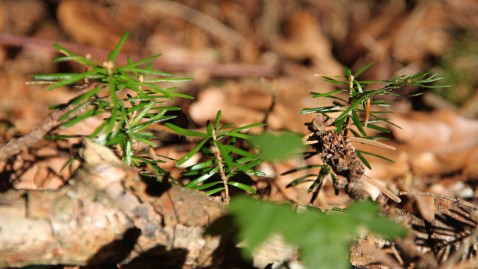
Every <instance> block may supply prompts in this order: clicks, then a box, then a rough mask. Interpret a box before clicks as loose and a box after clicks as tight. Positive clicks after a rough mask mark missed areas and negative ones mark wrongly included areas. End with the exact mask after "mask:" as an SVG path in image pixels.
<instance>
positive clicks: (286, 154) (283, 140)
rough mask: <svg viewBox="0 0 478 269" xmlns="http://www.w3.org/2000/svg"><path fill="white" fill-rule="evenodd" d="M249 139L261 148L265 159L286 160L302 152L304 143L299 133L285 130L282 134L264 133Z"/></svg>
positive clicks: (262, 157) (261, 155) (260, 154)
mask: <svg viewBox="0 0 478 269" xmlns="http://www.w3.org/2000/svg"><path fill="white" fill-rule="evenodd" d="M249 141H250V142H251V143H252V144H254V145H256V146H258V147H259V148H260V153H259V157H260V158H261V159H264V160H270V161H273V160H284V159H287V158H290V157H291V156H292V155H293V154H296V153H298V152H300V151H301V150H302V149H303V147H304V145H303V143H302V138H301V137H300V136H299V135H296V134H293V133H289V132H285V133H282V134H280V135H274V134H271V133H264V134H262V135H257V136H253V137H252V138H251V139H249Z"/></svg>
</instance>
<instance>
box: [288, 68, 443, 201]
mask: <svg viewBox="0 0 478 269" xmlns="http://www.w3.org/2000/svg"><path fill="white" fill-rule="evenodd" d="M370 66H371V64H368V65H366V66H365V67H363V68H362V69H360V70H359V71H358V72H356V73H355V74H352V71H351V70H350V69H349V68H345V70H344V75H343V76H335V77H333V78H332V77H329V76H323V79H324V80H325V81H326V82H328V83H331V84H333V85H336V86H337V87H339V89H337V90H334V91H330V92H326V93H318V92H312V93H311V94H312V96H313V97H314V98H329V99H332V105H331V106H323V107H316V108H305V109H303V110H302V111H301V113H302V114H308V113H320V114H322V115H324V116H325V118H329V119H333V120H332V121H331V126H332V127H335V132H336V133H338V134H341V135H343V136H348V134H349V132H350V133H352V135H353V138H350V140H352V141H355V142H360V143H367V144H371V145H375V146H379V147H383V148H387V147H386V145H384V144H381V143H379V142H377V141H376V140H379V139H386V138H385V137H383V136H381V135H376V136H369V135H368V134H367V128H370V129H373V130H375V131H378V132H379V133H390V130H389V129H387V128H386V127H384V125H383V124H388V125H393V126H396V127H399V126H397V125H395V124H394V123H392V122H390V121H389V120H388V119H387V118H386V117H385V116H384V115H386V114H388V113H390V111H386V110H384V109H376V108H378V107H388V106H390V101H387V100H390V98H380V97H383V96H388V97H397V96H399V94H397V93H396V91H397V90H399V89H401V88H403V87H406V86H414V87H419V88H439V87H440V86H436V85H432V84H433V83H435V82H437V81H439V80H440V79H441V78H440V77H438V76H437V75H431V76H429V75H427V73H419V74H414V75H410V76H400V77H397V78H394V79H390V80H358V79H357V78H358V77H359V76H360V75H361V74H362V73H364V72H365V71H366V70H367V69H368V68H370ZM340 87H343V88H340ZM419 94H420V93H419ZM332 114H333V115H338V116H334V117H332ZM344 146H345V145H344ZM389 149H390V148H389ZM354 150H355V149H354ZM356 153H357V157H358V158H359V159H360V160H361V162H362V163H363V164H364V165H365V166H366V167H367V168H369V169H372V167H371V166H370V163H369V162H368V161H367V159H366V158H365V155H368V156H373V157H376V158H380V159H383V160H386V161H391V160H390V159H388V158H386V157H384V156H381V155H379V154H375V153H373V152H368V151H361V150H356ZM313 154H320V152H315V153H313ZM327 174H330V175H331V176H332V180H334V181H335V178H334V177H335V175H334V174H333V173H332V171H331V170H330V169H328V168H327V167H325V166H324V167H322V168H321V170H320V172H319V174H317V175H315V174H312V175H307V176H305V177H301V178H298V179H296V180H294V181H293V182H292V183H291V184H289V186H295V185H297V184H299V183H302V182H307V181H311V178H315V179H313V180H312V181H313V182H314V183H313V184H312V186H311V188H309V192H311V191H314V192H317V191H318V190H319V189H320V186H321V184H322V182H323V179H324V177H325V176H326V175H327Z"/></svg>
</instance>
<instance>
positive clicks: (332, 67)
mask: <svg viewBox="0 0 478 269" xmlns="http://www.w3.org/2000/svg"><path fill="white" fill-rule="evenodd" d="M286 29H287V33H288V37H286V39H285V40H276V41H275V42H274V43H273V45H272V46H273V48H274V49H275V50H276V51H277V52H278V53H279V55H281V56H282V57H285V58H291V59H294V60H299V61H303V60H311V61H312V65H313V70H314V72H316V73H319V74H324V75H335V74H340V73H341V71H342V67H341V66H340V64H339V63H338V62H337V61H336V60H335V58H334V57H333V55H332V45H331V43H330V41H329V39H328V38H327V37H325V35H324V34H323V32H322V30H321V28H320V22H319V20H318V18H317V17H316V16H315V15H314V14H313V13H312V12H310V11H305V10H303V11H298V12H295V13H294V14H292V16H291V17H290V18H289V21H288V23H287V26H286Z"/></svg>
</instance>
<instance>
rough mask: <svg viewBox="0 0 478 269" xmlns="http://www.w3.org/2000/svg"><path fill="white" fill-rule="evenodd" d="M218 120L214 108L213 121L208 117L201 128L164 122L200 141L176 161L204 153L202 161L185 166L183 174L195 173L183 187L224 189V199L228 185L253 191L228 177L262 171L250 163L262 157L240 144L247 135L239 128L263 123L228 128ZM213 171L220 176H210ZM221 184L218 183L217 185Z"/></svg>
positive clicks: (247, 127) (176, 130) (218, 117)
mask: <svg viewBox="0 0 478 269" xmlns="http://www.w3.org/2000/svg"><path fill="white" fill-rule="evenodd" d="M220 121H221V111H218V112H217V115H216V119H215V121H214V123H211V122H209V121H208V122H207V123H206V131H205V132H197V131H192V130H187V129H184V128H181V127H179V126H176V125H174V124H171V123H166V126H167V127H168V128H170V129H171V130H173V131H175V132H176V133H178V134H180V135H184V136H191V137H199V138H201V141H200V142H199V143H198V144H197V145H196V146H195V147H194V148H193V149H192V150H191V151H190V152H188V153H187V154H186V155H184V156H183V157H182V158H181V159H179V160H178V161H177V162H176V165H178V166H179V165H182V164H184V163H185V162H187V161H188V160H189V159H190V158H191V157H192V156H193V155H194V154H196V153H198V152H199V151H201V152H202V153H203V154H204V155H205V156H207V159H206V160H205V161H203V162H200V163H198V164H195V165H191V166H189V167H187V168H186V172H185V173H184V175H185V176H189V177H195V179H194V180H192V181H191V182H190V183H189V184H187V185H186V187H187V188H192V189H197V190H205V191H206V193H207V194H209V195H211V194H214V193H218V192H221V191H225V193H226V195H225V198H226V200H227V199H229V196H228V186H233V187H236V188H239V189H242V190H244V191H247V192H250V193H255V190H254V188H252V187H251V186H249V185H246V184H243V183H241V182H237V181H233V180H231V178H232V177H233V176H235V175H237V174H239V173H243V174H248V175H256V176H261V175H263V173H261V172H258V171H255V170H254V167H256V166H257V165H259V164H260V163H261V162H262V160H261V159H260V158H259V157H258V156H257V155H256V154H254V153H251V152H249V151H246V150H243V149H241V148H240V145H241V143H242V141H244V140H247V139H250V137H251V136H250V135H248V134H244V133H242V132H241V131H244V130H247V129H250V128H253V127H257V126H263V124H261V123H256V124H249V125H246V126H242V127H237V128H232V127H233V126H232V125H231V124H227V125H220ZM217 174H219V175H220V177H221V179H220V180H218V179H216V178H214V175H217ZM221 184H222V186H219V185H221Z"/></svg>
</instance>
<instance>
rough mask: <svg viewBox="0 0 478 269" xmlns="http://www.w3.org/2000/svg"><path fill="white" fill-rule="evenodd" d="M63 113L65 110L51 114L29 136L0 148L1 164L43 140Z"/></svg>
mask: <svg viewBox="0 0 478 269" xmlns="http://www.w3.org/2000/svg"><path fill="white" fill-rule="evenodd" d="M63 113H64V111H63V110H58V111H56V112H54V113H52V114H50V115H49V116H48V118H47V119H46V120H45V121H44V122H42V123H41V124H40V125H38V126H36V127H35V128H33V130H32V131H31V132H30V133H29V134H26V135H24V136H22V137H19V138H17V139H14V140H12V141H10V142H8V143H7V144H6V145H5V146H3V147H2V148H0V162H1V161H3V160H5V159H8V158H10V157H11V156H14V155H16V154H18V153H20V152H21V151H22V150H24V149H27V148H29V147H31V146H33V145H34V144H36V143H37V142H38V141H40V140H42V139H43V137H45V135H46V134H47V133H48V132H49V131H50V130H52V129H53V128H54V126H55V125H56V123H57V121H58V118H59V117H60V116H61V115H62V114H63Z"/></svg>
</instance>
